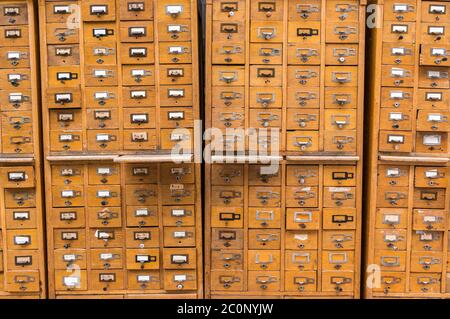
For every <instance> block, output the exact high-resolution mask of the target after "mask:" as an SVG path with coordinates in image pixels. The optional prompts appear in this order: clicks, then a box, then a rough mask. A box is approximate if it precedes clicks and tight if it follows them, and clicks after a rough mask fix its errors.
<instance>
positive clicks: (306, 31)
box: [297, 28, 319, 39]
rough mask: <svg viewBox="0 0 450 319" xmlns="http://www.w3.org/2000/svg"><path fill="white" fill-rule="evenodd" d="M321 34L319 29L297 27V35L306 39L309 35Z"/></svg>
mask: <svg viewBox="0 0 450 319" xmlns="http://www.w3.org/2000/svg"><path fill="white" fill-rule="evenodd" d="M317 35H319V29H312V28H297V36H298V37H302V38H303V39H306V38H307V37H312V36H317Z"/></svg>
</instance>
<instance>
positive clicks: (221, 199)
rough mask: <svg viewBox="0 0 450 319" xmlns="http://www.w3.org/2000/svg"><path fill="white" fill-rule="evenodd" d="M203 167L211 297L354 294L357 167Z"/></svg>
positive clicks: (356, 252)
mask: <svg viewBox="0 0 450 319" xmlns="http://www.w3.org/2000/svg"><path fill="white" fill-rule="evenodd" d="M208 169H209V170H210V171H207V172H206V176H207V177H209V178H210V179H211V185H210V186H209V187H210V188H209V189H207V193H208V194H209V196H208V198H210V201H209V203H208V202H207V203H208V204H209V205H211V206H210V207H207V209H209V215H210V216H211V218H210V227H211V229H210V230H209V231H208V230H207V231H206V236H207V240H206V242H207V243H208V242H210V245H208V246H209V247H208V248H207V251H206V252H205V253H206V265H207V266H206V267H207V268H209V269H210V273H207V275H206V289H207V291H206V293H207V295H208V296H209V297H212V298H220V297H230V296H244V297H247V298H249V297H260V296H270V297H273V298H280V297H281V298H301V297H311V296H328V297H354V296H356V295H357V291H358V285H359V279H358V273H359V263H358V258H359V257H358V256H359V254H360V253H359V249H358V240H359V234H358V228H359V226H358V225H359V223H360V220H359V219H360V215H359V213H358V209H357V205H358V204H357V198H358V196H357V190H356V185H357V184H356V181H357V180H358V178H357V172H356V166H354V165H336V164H323V165H314V164H308V165H306V164H304V163H298V162H286V161H283V162H282V163H281V165H273V166H272V167H271V166H267V165H263V164H212V165H211V166H209V167H208ZM208 249H209V250H208Z"/></svg>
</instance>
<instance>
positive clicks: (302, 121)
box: [294, 113, 317, 128]
mask: <svg viewBox="0 0 450 319" xmlns="http://www.w3.org/2000/svg"><path fill="white" fill-rule="evenodd" d="M294 121H295V122H297V123H298V126H299V127H303V128H304V127H306V126H307V125H308V123H309V122H315V121H317V116H316V115H312V114H303V113H295V116H294Z"/></svg>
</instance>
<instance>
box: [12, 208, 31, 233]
mask: <svg viewBox="0 0 450 319" xmlns="http://www.w3.org/2000/svg"><path fill="white" fill-rule="evenodd" d="M5 212H6V229H32V228H36V227H37V212H36V209H34V208H29V209H28V208H25V209H7V210H5Z"/></svg>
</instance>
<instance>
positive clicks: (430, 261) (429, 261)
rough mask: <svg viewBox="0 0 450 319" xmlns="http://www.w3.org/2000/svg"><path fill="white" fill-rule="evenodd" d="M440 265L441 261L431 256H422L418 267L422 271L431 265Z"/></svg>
mask: <svg viewBox="0 0 450 319" xmlns="http://www.w3.org/2000/svg"><path fill="white" fill-rule="evenodd" d="M439 264H441V259H439V258H434V257H431V256H423V257H420V258H419V265H421V266H422V268H423V269H424V270H429V269H430V268H431V266H433V265H439Z"/></svg>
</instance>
